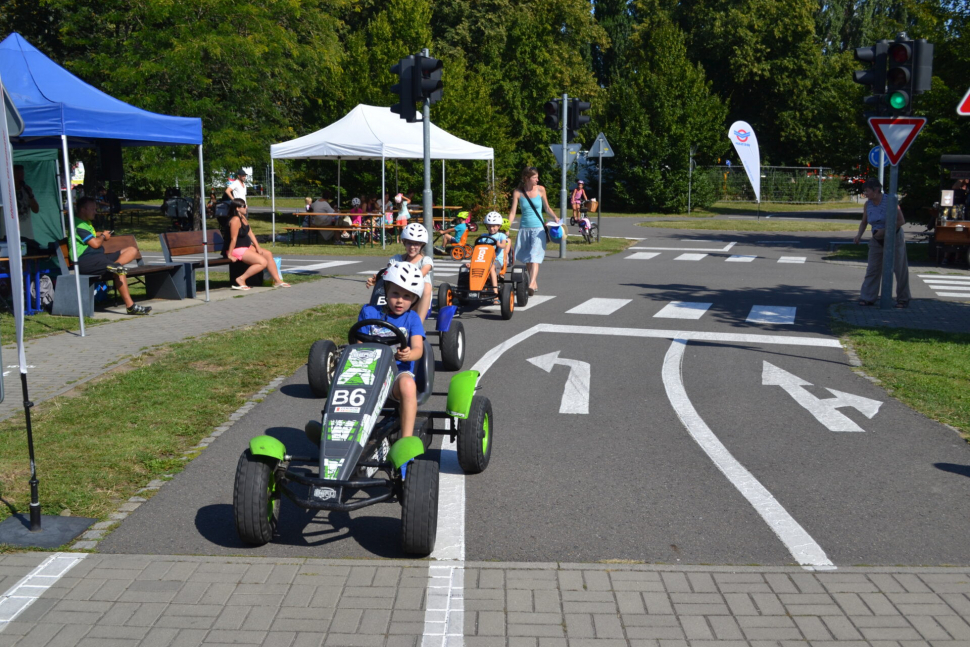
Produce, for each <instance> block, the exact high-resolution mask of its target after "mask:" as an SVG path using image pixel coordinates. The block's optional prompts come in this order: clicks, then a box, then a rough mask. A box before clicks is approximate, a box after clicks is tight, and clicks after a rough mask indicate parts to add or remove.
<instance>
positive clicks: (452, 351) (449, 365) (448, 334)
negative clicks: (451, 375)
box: [439, 297, 465, 371]
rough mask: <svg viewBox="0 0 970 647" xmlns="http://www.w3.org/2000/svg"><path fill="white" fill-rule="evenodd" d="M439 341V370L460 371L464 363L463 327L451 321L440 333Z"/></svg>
mask: <svg viewBox="0 0 970 647" xmlns="http://www.w3.org/2000/svg"><path fill="white" fill-rule="evenodd" d="M439 298H440V297H439ZM439 340H440V341H439V346H440V347H441V368H443V369H444V370H446V371H460V370H461V366H462V364H464V363H465V326H464V325H463V324H462V323H461V322H460V321H455V320H454V319H452V320H451V325H450V326H449V327H448V330H446V331H445V332H443V333H441V336H440V337H439Z"/></svg>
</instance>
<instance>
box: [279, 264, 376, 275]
mask: <svg viewBox="0 0 970 647" xmlns="http://www.w3.org/2000/svg"><path fill="white" fill-rule="evenodd" d="M359 262H360V261H327V262H326V263H316V264H315V265H304V266H303V267H299V268H287V269H285V270H283V272H282V273H283V274H302V273H303V272H315V271H316V270H325V269H329V268H331V267H340V266H341V265H354V264H356V263H359Z"/></svg>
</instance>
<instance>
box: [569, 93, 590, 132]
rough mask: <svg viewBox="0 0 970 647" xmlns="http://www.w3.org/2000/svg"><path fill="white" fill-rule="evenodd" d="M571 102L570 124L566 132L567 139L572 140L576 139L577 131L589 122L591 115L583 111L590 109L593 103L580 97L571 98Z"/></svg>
mask: <svg viewBox="0 0 970 647" xmlns="http://www.w3.org/2000/svg"><path fill="white" fill-rule="evenodd" d="M569 104H570V105H569V115H568V118H569V126H568V128H567V132H566V141H570V142H571V141H572V140H574V139H576V131H578V130H579V129H580V128H582V127H583V126H585V125H586V124H588V123H589V115H584V114H583V113H584V112H586V111H587V110H589V109H590V107H591V105H590V103H589V101H581V100H580V99H570V100H569Z"/></svg>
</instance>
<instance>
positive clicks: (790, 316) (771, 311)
mask: <svg viewBox="0 0 970 647" xmlns="http://www.w3.org/2000/svg"><path fill="white" fill-rule="evenodd" d="M795 310H796V309H795V308H794V307H789V306H752V308H751V312H750V313H748V318H747V322H748V323H764V324H794V323H795Z"/></svg>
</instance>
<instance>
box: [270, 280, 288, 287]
mask: <svg viewBox="0 0 970 647" xmlns="http://www.w3.org/2000/svg"><path fill="white" fill-rule="evenodd" d="M273 287H274V288H291V287H293V286H292V285H290V284H289V283H287V282H286V281H280V282H279V283H274V284H273Z"/></svg>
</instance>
